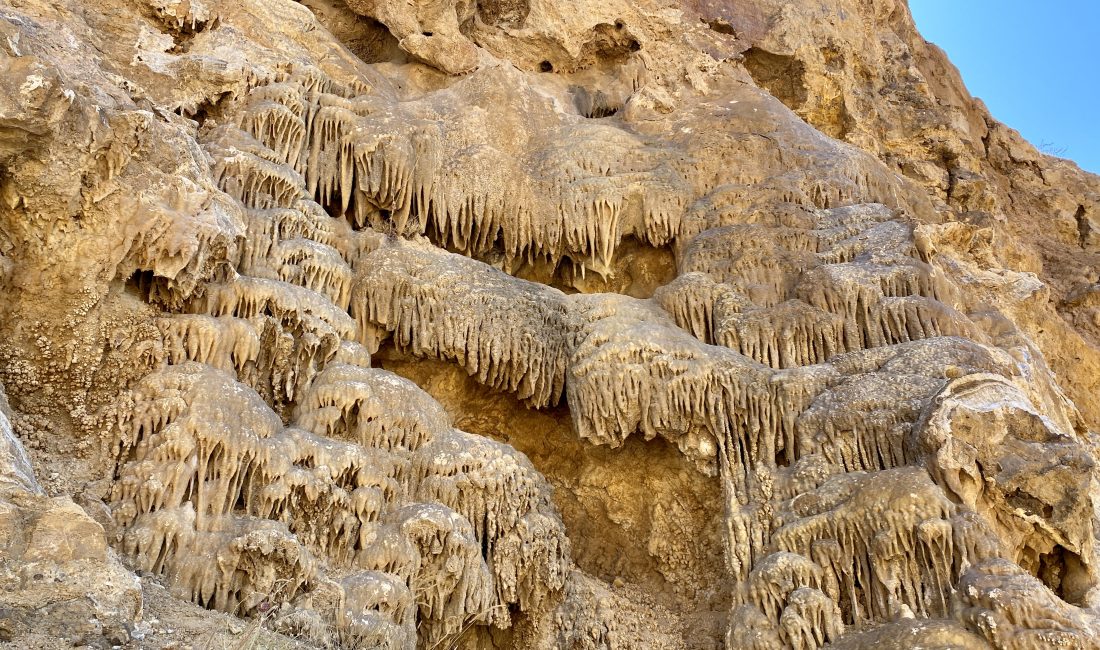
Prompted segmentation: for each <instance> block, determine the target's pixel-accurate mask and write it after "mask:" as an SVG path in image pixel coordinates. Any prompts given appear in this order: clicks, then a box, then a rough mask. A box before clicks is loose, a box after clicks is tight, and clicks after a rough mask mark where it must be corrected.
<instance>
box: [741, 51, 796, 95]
mask: <svg viewBox="0 0 1100 650" xmlns="http://www.w3.org/2000/svg"><path fill="white" fill-rule="evenodd" d="M745 68H746V69H747V70H748V72H749V74H750V75H751V76H752V79H753V81H755V82H756V85H758V86H760V87H761V88H763V89H765V90H767V91H768V92H769V93H771V94H772V95H773V96H774V97H775V98H776V99H778V100H779V101H781V102H783V103H784V104H785V105H786V106H787V108H790V109H791V110H797V109H799V108H801V107H802V106H803V105H804V104H805V103H806V99H807V98H808V91H807V90H806V66H805V65H804V64H803V63H802V62H801V61H799V60H798V59H796V58H795V57H793V56H787V55H783V54H774V53H772V52H768V51H767V50H762V49H760V48H758V47H750V48H749V49H748V50H746V51H745Z"/></svg>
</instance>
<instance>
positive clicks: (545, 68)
mask: <svg viewBox="0 0 1100 650" xmlns="http://www.w3.org/2000/svg"><path fill="white" fill-rule="evenodd" d="M553 71H554V64H553V63H550V62H549V61H543V62H542V63H540V64H539V72H553Z"/></svg>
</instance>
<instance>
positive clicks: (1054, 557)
mask: <svg viewBox="0 0 1100 650" xmlns="http://www.w3.org/2000/svg"><path fill="white" fill-rule="evenodd" d="M1036 577H1037V578H1039V580H1041V581H1042V582H1043V584H1045V585H1046V586H1047V587H1048V588H1049V589H1050V590H1051V591H1053V592H1054V593H1055V594H1057V595H1058V597H1059V598H1061V599H1062V600H1064V601H1066V602H1067V603H1071V604H1073V605H1078V606H1084V605H1085V596H1086V594H1087V593H1088V591H1089V589H1091V588H1092V586H1093V584H1094V583H1095V581H1094V580H1093V579H1092V578H1091V576H1090V574H1089V571H1088V568H1087V567H1086V566H1085V564H1084V563H1083V562H1082V561H1081V556H1080V555H1077V554H1076V553H1074V552H1073V551H1070V550H1069V549H1067V548H1065V547H1063V546H1055V547H1054V548H1053V549H1052V550H1051V552H1050V553H1044V554H1042V555H1040V556H1039V570H1038V575H1036Z"/></svg>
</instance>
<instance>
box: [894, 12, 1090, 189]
mask: <svg viewBox="0 0 1100 650" xmlns="http://www.w3.org/2000/svg"><path fill="white" fill-rule="evenodd" d="M909 6H910V8H911V9H912V11H913V17H914V18H915V19H916V21H917V27H918V28H919V29H920V31H921V34H923V35H924V38H925V39H926V40H929V41H932V42H933V43H935V44H936V45H939V46H940V47H942V48H943V49H944V50H945V51H946V52H947V55H948V56H949V57H950V58H951V61H952V62H953V63H954V64H955V65H956V66H957V67H958V68H959V70H960V71H961V72H962V76H963V80H964V81H965V82H966V86H967V88H969V89H970V93H971V94H972V95H974V96H976V97H980V98H982V100H984V101H985V103H986V105H987V106H988V107H989V110H990V112H991V113H993V116H994V117H996V118H997V119H998V120H1000V121H1001V122H1004V123H1005V124H1007V125H1009V126H1011V127H1013V128H1015V129H1017V130H1018V131H1019V132H1020V133H1022V134H1023V136H1024V137H1025V138H1027V139H1028V140H1030V141H1031V143H1032V144H1034V145H1035V146H1036V147H1040V148H1042V149H1046V150H1047V151H1048V153H1054V154H1056V155H1059V156H1061V157H1063V158H1069V159H1070V160H1073V161H1075V162H1077V164H1079V165H1081V167H1082V168H1084V169H1087V170H1089V171H1091V172H1095V173H1100V1H1098V0H1044V1H1043V2H1035V1H1034V0H909Z"/></svg>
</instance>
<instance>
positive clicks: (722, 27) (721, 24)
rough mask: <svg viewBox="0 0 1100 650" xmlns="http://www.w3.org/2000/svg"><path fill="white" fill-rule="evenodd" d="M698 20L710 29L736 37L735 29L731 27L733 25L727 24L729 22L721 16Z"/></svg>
mask: <svg viewBox="0 0 1100 650" xmlns="http://www.w3.org/2000/svg"><path fill="white" fill-rule="evenodd" d="M699 20H702V21H703V23H704V24H705V25H706V26H707V27H709V28H710V29H711V30H712V31H715V32H718V33H719V34H726V35H728V36H733V37H734V38H736V37H737V30H736V29H734V28H733V25H731V24H729V22H727V21H726V20H724V19H722V18H714V19H711V20H707V19H706V18H700V19H699Z"/></svg>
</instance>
